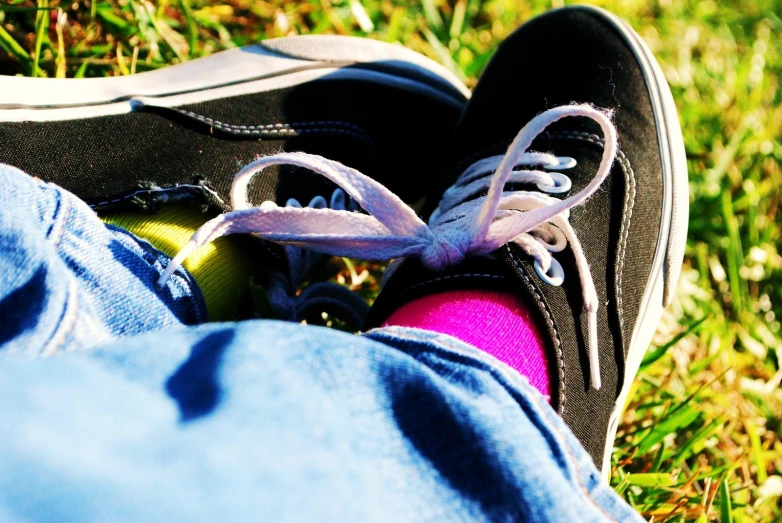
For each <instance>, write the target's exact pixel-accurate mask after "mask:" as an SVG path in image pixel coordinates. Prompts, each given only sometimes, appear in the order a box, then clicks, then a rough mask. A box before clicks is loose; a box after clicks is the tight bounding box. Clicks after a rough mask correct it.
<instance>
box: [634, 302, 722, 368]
mask: <svg viewBox="0 0 782 523" xmlns="http://www.w3.org/2000/svg"><path fill="white" fill-rule="evenodd" d="M706 318H707V316H704V317H702V318H700V319H698V320H695V321H693V322H692V323H690V324H689V325H688V326H687V328H686V329H684V330H683V331H682V332H680V333H679V334H677V335H676V336H674V337H673V338H672V339H671V340H670V341H668V342H667V343H665V344H663V345H660V346H659V347H657V348H656V349H654V350H653V351H652V352H650V353H648V354H647V355H646V356H644V359H643V361H641V370H642V371H643V370H646V368H647V367H649V365H651V364H652V363H654V362H655V361H657V360H659V359H660V358H662V357H663V356H665V353H666V352H668V349H670V348H671V347H673V346H674V345H676V344H677V343H679V341H680V340H681V339H682V338H684V337H685V336H688V335H690V334H694V333H695V332H696V331H697V329H698V328H699V327H700V326H701V325H702V324H703V322H704V321H706Z"/></svg>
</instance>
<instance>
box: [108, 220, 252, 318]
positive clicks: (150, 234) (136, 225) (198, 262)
mask: <svg viewBox="0 0 782 523" xmlns="http://www.w3.org/2000/svg"><path fill="white" fill-rule="evenodd" d="M213 217H214V214H209V213H203V212H201V211H199V210H198V209H194V208H192V207H186V206H182V205H178V206H175V205H172V206H166V207H164V208H162V209H160V210H159V211H158V212H155V213H153V214H150V213H145V212H119V213H112V214H106V215H104V216H101V219H102V220H103V221H104V222H105V223H110V224H112V225H116V226H118V227H122V228H123V229H126V230H128V231H130V232H132V233H133V234H135V235H136V236H138V237H139V238H142V239H144V240H146V241H148V242H149V243H151V244H152V245H153V246H154V247H155V248H157V249H159V250H161V251H162V252H164V253H165V254H167V255H169V256H172V257H173V256H174V255H176V253H177V252H179V250H180V249H181V248H182V247H183V246H184V245H185V244H186V243H187V241H188V240H189V239H190V237H191V236H192V235H193V233H194V232H195V231H196V229H198V227H200V226H201V225H203V224H204V223H206V222H207V221H208V220H209V219H211V218H213ZM244 247H245V244H244V242H242V241H241V238H238V237H232V236H227V237H223V238H220V239H218V240H217V241H215V242H213V243H210V244H207V245H204V246H203V247H201V248H200V249H198V250H196V251H195V252H194V253H192V254H191V255H190V256H189V257H188V258H187V260H185V262H184V264H183V265H184V267H185V269H187V270H188V272H190V274H192V275H193V277H194V278H195V280H196V282H197V283H198V286H199V287H200V288H201V292H202V293H203V295H204V300H205V301H206V308H207V311H208V313H209V321H230V320H234V319H236V317H237V312H238V308H239V302H240V300H241V298H242V297H243V296H245V295H246V294H247V292H248V285H249V281H250V276H252V275H253V271H252V269H251V267H252V266H251V264H250V260H249V256H248V253H247V250H246V249H245V248H244Z"/></svg>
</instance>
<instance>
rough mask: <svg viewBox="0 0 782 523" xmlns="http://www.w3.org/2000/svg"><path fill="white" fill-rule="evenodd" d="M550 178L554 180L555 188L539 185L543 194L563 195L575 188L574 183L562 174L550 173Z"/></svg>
mask: <svg viewBox="0 0 782 523" xmlns="http://www.w3.org/2000/svg"><path fill="white" fill-rule="evenodd" d="M548 174H549V176H551V178H552V179H553V180H554V186H553V187H552V186H548V185H543V184H542V183H539V184H537V187H538V189H540V190H541V191H543V192H546V193H549V194H561V193H563V192H568V191H569V190H570V188H571V187H573V182H572V181H570V178H568V177H567V176H565V175H564V174H562V173H548Z"/></svg>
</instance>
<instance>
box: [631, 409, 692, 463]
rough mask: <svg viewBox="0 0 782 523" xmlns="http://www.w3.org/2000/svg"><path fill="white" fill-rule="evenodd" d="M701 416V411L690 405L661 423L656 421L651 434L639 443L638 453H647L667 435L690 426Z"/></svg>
mask: <svg viewBox="0 0 782 523" xmlns="http://www.w3.org/2000/svg"><path fill="white" fill-rule="evenodd" d="M699 416H700V412H698V411H697V410H695V409H694V408H693V407H692V406H690V405H685V406H684V408H681V409H678V410H677V411H675V412H673V413H672V414H671V415H670V416H668V417H666V418H665V419H664V420H662V421H661V422H659V423H656V424H655V425H654V426H653V427H652V430H651V431H650V432H649V434H647V435H646V437H645V438H644V439H642V440H641V443H640V444H639V445H638V453H639V454H645V453H647V452H649V451H650V450H651V449H652V447H654V446H655V445H657V444H658V443H660V442H661V441H662V440H663V438H664V437H665V436H667V435H668V434H671V433H672V432H678V431H681V430H683V429H684V428H686V427H687V426H689V425H690V424H691V423H693V422H694V421H695V420H696V419H698V417H699Z"/></svg>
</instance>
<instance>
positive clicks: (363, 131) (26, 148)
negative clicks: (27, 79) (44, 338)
mask: <svg viewBox="0 0 782 523" xmlns="http://www.w3.org/2000/svg"><path fill="white" fill-rule="evenodd" d="M74 81H75V82H78V80H74ZM460 110H461V108H460V107H454V106H453V105H450V104H447V103H440V102H439V101H437V100H434V99H433V98H431V97H429V96H424V95H422V94H420V93H415V92H413V91H410V90H406V89H401V88H398V87H394V86H390V85H382V84H378V83H371V82H367V81H362V80H356V79H350V80H348V79H339V78H332V79H328V78H325V79H321V80H315V81H310V82H307V83H303V84H300V85H296V86H293V87H288V88H284V89H278V90H274V91H268V92H260V93H255V94H248V95H242V96H234V97H231V98H222V99H217V100H213V101H209V102H204V103H199V104H194V105H188V106H182V107H177V108H174V109H170V108H162V107H155V106H154V105H140V104H139V105H138V110H135V111H134V112H131V113H129V114H120V115H112V116H102V117H96V118H84V119H77V120H66V121H52V122H18V123H13V122H0V162H3V163H8V164H11V165H14V166H16V167H19V168H21V169H22V170H24V171H26V172H28V173H29V174H32V175H34V176H37V177H39V178H41V179H43V180H46V181H49V182H53V183H56V184H58V185H60V186H62V187H64V188H65V189H68V190H69V191H71V192H73V193H75V194H76V195H77V196H79V197H81V198H82V199H84V200H85V201H87V202H88V203H89V204H91V205H93V206H94V207H97V208H105V207H111V206H116V204H123V203H128V201H129V199H128V198H127V196H128V195H129V194H133V193H138V194H136V198H135V199H136V200H137V201H138V200H139V199H142V200H143V199H144V197H145V193H144V190H145V189H149V188H161V187H162V188H167V187H171V186H175V185H180V184H187V185H202V186H206V187H207V188H209V189H211V190H212V191H214V193H215V194H214V196H217V198H211V203H216V204H217V205H218V206H220V207H222V208H223V209H227V208H228V204H229V198H228V194H229V190H230V186H231V182H232V180H233V176H234V174H235V173H236V172H237V171H238V170H239V169H240V168H241V167H243V166H244V165H246V164H247V163H249V162H251V161H252V160H254V159H255V158H256V157H257V156H258V155H268V154H273V153H278V152H281V151H303V152H307V153H312V154H319V155H322V156H325V157H327V158H330V159H332V160H336V161H339V162H342V163H344V164H346V165H349V166H351V167H353V168H356V169H359V170H360V171H361V172H363V173H365V174H367V175H369V176H372V177H374V178H376V179H378V180H379V181H380V182H381V183H383V184H384V185H387V186H388V187H389V188H390V189H392V190H393V191H395V192H396V193H397V194H398V195H399V196H400V197H401V198H403V199H404V200H405V201H408V202H414V201H416V200H418V199H420V198H421V197H423V195H425V194H426V192H427V191H428V190H430V189H431V186H430V185H429V184H428V182H429V181H431V182H433V183H434V182H436V178H432V177H431V176H424V174H425V173H428V172H431V170H432V169H433V168H434V165H436V163H435V162H438V161H439V159H440V158H441V157H442V151H443V147H444V144H445V143H446V140H448V139H449V138H450V137H451V134H452V132H453V128H454V126H455V124H456V121H457V119H458V117H459V113H460ZM411 158H414V159H415V161H410V159H411ZM286 171H290V168H278V167H271V168H269V169H267V170H266V171H264V172H263V173H262V174H261V175H259V176H256V178H255V180H254V182H253V183H252V185H251V187H250V197H251V199H252V200H253V202H256V203H260V202H261V201H264V200H269V199H271V200H275V201H277V202H278V203H281V204H284V203H285V201H286V200H287V199H288V198H289V197H295V198H297V199H299V200H300V201H304V202H306V201H309V200H310V198H311V197H313V196H315V195H318V194H321V195H327V194H330V192H331V187H330V183H329V182H326V181H324V180H323V178H322V177H321V176H318V175H314V174H312V173H308V172H306V173H305V172H303V170H301V169H299V170H298V171H299V172H297V173H296V175H295V176H289V175H288V174H289V173H288V174H286V175H285V176H281V173H285V172H286ZM139 191H141V192H139ZM203 194H204V195H205V196H208V195H209V191H205V192H204V193H203ZM150 199H152V200H154V197H153V195H150ZM221 202H222V203H221Z"/></svg>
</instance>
